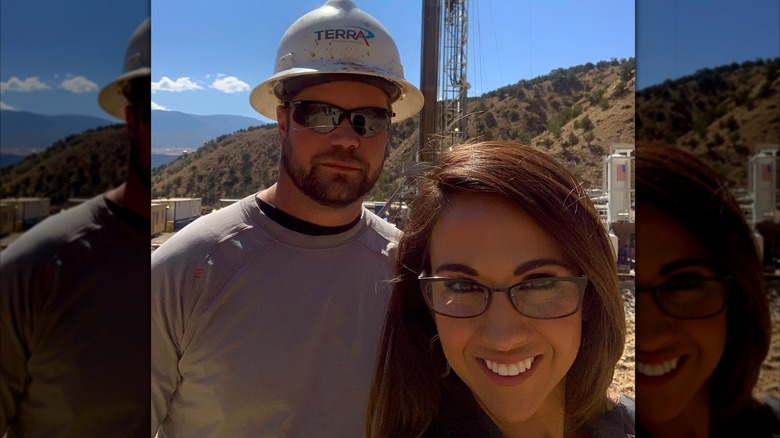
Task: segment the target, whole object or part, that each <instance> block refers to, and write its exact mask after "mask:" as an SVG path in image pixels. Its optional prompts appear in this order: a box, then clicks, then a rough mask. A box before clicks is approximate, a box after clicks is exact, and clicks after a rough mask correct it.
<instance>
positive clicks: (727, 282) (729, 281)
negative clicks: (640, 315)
mask: <svg viewBox="0 0 780 438" xmlns="http://www.w3.org/2000/svg"><path fill="white" fill-rule="evenodd" d="M701 281H714V282H717V283H720V284H721V285H723V286H724V288H723V305H722V306H721V307H720V309H719V310H718V311H717V312H715V313H711V314H707V315H705V316H678V315H672V314H671V313H669V312H667V311H666V309H664V307H663V305H662V304H661V297H660V296H659V289H661V288H662V287H664V286H666V285H668V284H669V283H670V280H666V281H664V282H662V283H660V284H658V285H656V286H653V287H637V288H636V289H635V293H639V292H652V296H653V302H655V305H656V306H658V309H659V310H660V311H661V313H663V314H664V315H666V316H669V317H671V318H674V319H686V320H696V319H708V318H712V317H715V316H718V315H720V314H721V313H723V312H724V311H725V310H726V307H728V297H729V292H730V290H731V286H733V285H734V279H733V278H731V277H704V276H702V277H701Z"/></svg>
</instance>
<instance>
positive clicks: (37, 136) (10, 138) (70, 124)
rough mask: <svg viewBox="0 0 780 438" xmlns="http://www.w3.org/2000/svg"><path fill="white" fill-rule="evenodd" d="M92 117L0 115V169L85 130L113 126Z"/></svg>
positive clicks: (4, 113) (11, 113) (13, 113)
mask: <svg viewBox="0 0 780 438" xmlns="http://www.w3.org/2000/svg"><path fill="white" fill-rule="evenodd" d="M114 123H115V122H112V121H110V120H107V119H103V118H100V117H92V116H78V115H63V116H47V115H43V114H35V113H30V112H27V111H8V110H2V111H0V126H2V129H0V167H5V166H8V165H11V164H15V163H17V162H19V161H22V160H23V159H24V157H26V156H27V155H29V154H30V153H32V152H40V151H42V150H43V149H46V148H48V147H49V146H51V145H52V144H53V143H55V142H56V141H57V140H61V139H63V138H65V137H67V136H69V135H74V134H78V133H81V132H84V131H86V130H88V129H94V128H97V127H100V126H107V125H111V124H114Z"/></svg>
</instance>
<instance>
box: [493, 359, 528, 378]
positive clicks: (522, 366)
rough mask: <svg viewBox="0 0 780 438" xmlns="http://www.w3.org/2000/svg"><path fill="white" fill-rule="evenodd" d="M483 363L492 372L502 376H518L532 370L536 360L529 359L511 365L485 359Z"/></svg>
mask: <svg viewBox="0 0 780 438" xmlns="http://www.w3.org/2000/svg"><path fill="white" fill-rule="evenodd" d="M483 361H484V362H485V366H487V367H488V368H489V369H490V371H493V372H494V373H496V374H498V375H500V376H516V375H518V374H521V373H524V372H526V371H528V370H529V369H530V368H531V364H533V363H534V358H533V357H529V358H528V359H525V360H521V361H520V362H517V363H510V364H505V363H497V362H493V361H491V360H487V359H483Z"/></svg>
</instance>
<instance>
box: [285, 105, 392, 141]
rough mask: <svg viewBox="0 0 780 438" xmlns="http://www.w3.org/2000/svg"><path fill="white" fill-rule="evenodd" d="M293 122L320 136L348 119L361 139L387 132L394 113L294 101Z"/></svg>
mask: <svg viewBox="0 0 780 438" xmlns="http://www.w3.org/2000/svg"><path fill="white" fill-rule="evenodd" d="M291 103H292V105H293V106H294V109H293V120H295V122H296V123H298V124H299V125H303V126H305V127H307V128H310V129H312V130H313V131H314V132H317V133H320V134H327V133H328V132H331V131H333V130H334V129H336V127H337V126H338V125H339V124H340V123H341V121H342V120H344V119H345V118H347V119H348V120H349V122H350V124H351V125H352V128H353V129H354V130H355V132H357V133H358V135H360V136H361V137H366V138H369V137H375V136H377V135H379V134H382V133H384V132H387V129H388V128H389V126H390V118H391V117H392V112H391V111H390V110H388V109H385V108H372V107H369V108H355V109H352V110H349V111H347V110H344V109H341V108H339V107H337V106H335V105H330V104H327V103H322V102H309V101H293V102H291Z"/></svg>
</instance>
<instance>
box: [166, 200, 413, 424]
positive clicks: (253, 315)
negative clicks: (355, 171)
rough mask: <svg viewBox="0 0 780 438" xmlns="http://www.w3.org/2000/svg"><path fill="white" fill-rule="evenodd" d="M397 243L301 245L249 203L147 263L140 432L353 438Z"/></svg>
mask: <svg viewBox="0 0 780 438" xmlns="http://www.w3.org/2000/svg"><path fill="white" fill-rule="evenodd" d="M397 238H398V231H397V230H396V229H395V227H393V226H392V225H390V224H387V223H386V222H384V221H382V220H381V219H379V218H378V217H377V216H376V215H374V214H372V213H370V212H369V211H367V210H365V209H364V210H363V212H362V216H361V218H360V220H359V222H358V224H357V225H355V226H354V227H353V228H351V229H350V230H348V231H346V232H343V233H340V234H336V235H329V236H308V235H304V234H301V233H297V232H295V231H291V230H289V229H286V228H284V227H283V226H281V225H279V224H278V223H276V222H274V221H273V220H271V219H270V218H268V217H267V216H265V215H264V214H263V213H262V211H261V210H260V208H259V207H258V205H257V202H256V199H255V196H254V195H252V196H250V197H247V198H245V199H243V200H242V201H240V202H238V203H236V204H233V205H231V206H230V207H227V208H224V209H223V210H220V211H218V212H216V213H212V214H209V215H207V216H205V217H203V218H201V219H199V220H197V221H195V222H194V223H192V224H190V225H188V226H187V227H185V228H184V229H183V230H182V231H180V232H179V233H177V234H176V235H175V236H174V237H172V238H171V239H169V241H168V242H166V243H165V244H164V245H162V246H161V247H160V248H159V249H158V250H157V251H155V252H154V253H153V256H152V434H154V432H155V431H156V430H157V427H158V426H159V427H160V431H159V435H160V437H165V436H198V437H211V436H225V437H236V436H256V437H261V436H361V435H362V434H363V430H364V422H365V416H364V414H365V410H366V405H367V401H368V392H369V388H370V383H371V377H372V373H373V367H374V361H375V359H376V351H377V345H378V341H379V337H380V332H381V329H382V326H383V324H384V318H385V311H386V307H387V303H388V300H389V296H390V284H389V281H388V280H389V279H391V278H392V275H393V270H394V265H393V264H394V259H395V245H396V242H397Z"/></svg>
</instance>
